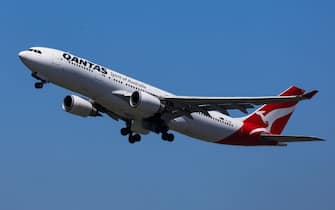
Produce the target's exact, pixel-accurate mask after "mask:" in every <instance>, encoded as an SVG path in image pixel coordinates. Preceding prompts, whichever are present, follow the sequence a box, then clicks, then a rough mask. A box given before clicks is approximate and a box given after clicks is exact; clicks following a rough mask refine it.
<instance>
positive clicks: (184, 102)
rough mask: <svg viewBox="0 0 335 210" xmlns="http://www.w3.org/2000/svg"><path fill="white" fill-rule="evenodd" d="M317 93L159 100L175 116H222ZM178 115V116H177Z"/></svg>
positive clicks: (295, 100)
mask: <svg viewBox="0 0 335 210" xmlns="http://www.w3.org/2000/svg"><path fill="white" fill-rule="evenodd" d="M317 92H318V91H317V90H313V91H311V92H308V93H305V94H303V95H295V96H261V97H192V96H173V97H165V98H163V99H161V100H162V101H164V102H165V104H166V105H167V107H168V108H169V109H170V110H171V111H174V112H175V113H176V114H175V115H176V116H181V115H183V114H186V115H187V113H189V114H188V116H190V113H192V112H202V113H204V114H208V111H212V110H216V111H219V112H221V113H223V114H229V113H228V110H232V109H235V110H240V111H241V112H243V113H247V109H250V108H254V106H255V105H262V104H271V103H284V102H297V101H301V100H306V99H311V98H312V97H313V96H314V95H315V94H316V93H317ZM177 113H179V114H177Z"/></svg>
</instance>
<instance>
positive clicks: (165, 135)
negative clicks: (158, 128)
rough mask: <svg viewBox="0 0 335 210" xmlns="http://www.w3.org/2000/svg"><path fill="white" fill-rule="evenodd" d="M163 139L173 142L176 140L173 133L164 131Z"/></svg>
mask: <svg viewBox="0 0 335 210" xmlns="http://www.w3.org/2000/svg"><path fill="white" fill-rule="evenodd" d="M162 139H163V140H164V141H169V142H172V141H173V140H174V135H173V134H172V133H162Z"/></svg>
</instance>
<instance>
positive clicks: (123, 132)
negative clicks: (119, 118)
mask: <svg viewBox="0 0 335 210" xmlns="http://www.w3.org/2000/svg"><path fill="white" fill-rule="evenodd" d="M120 132H121V135H122V136H127V135H129V134H130V133H131V130H130V128H128V127H126V128H122V129H121V130H120Z"/></svg>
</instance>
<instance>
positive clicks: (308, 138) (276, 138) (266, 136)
mask: <svg viewBox="0 0 335 210" xmlns="http://www.w3.org/2000/svg"><path fill="white" fill-rule="evenodd" d="M260 137H261V138H262V140H264V141H277V142H283V143H289V142H305V141H324V139H321V138H319V137H315V136H282V135H273V134H261V136H260Z"/></svg>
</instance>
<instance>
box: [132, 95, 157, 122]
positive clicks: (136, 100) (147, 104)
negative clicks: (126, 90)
mask: <svg viewBox="0 0 335 210" xmlns="http://www.w3.org/2000/svg"><path fill="white" fill-rule="evenodd" d="M129 105H130V107H132V108H133V109H134V110H135V112H136V114H135V115H136V116H137V117H138V118H140V119H144V118H148V117H152V116H154V115H155V114H156V113H158V112H159V111H160V109H161V107H162V104H161V102H160V100H159V98H157V97H156V96H153V95H150V94H148V93H146V92H140V91H135V92H133V93H132V94H131V96H130V99H129Z"/></svg>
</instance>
